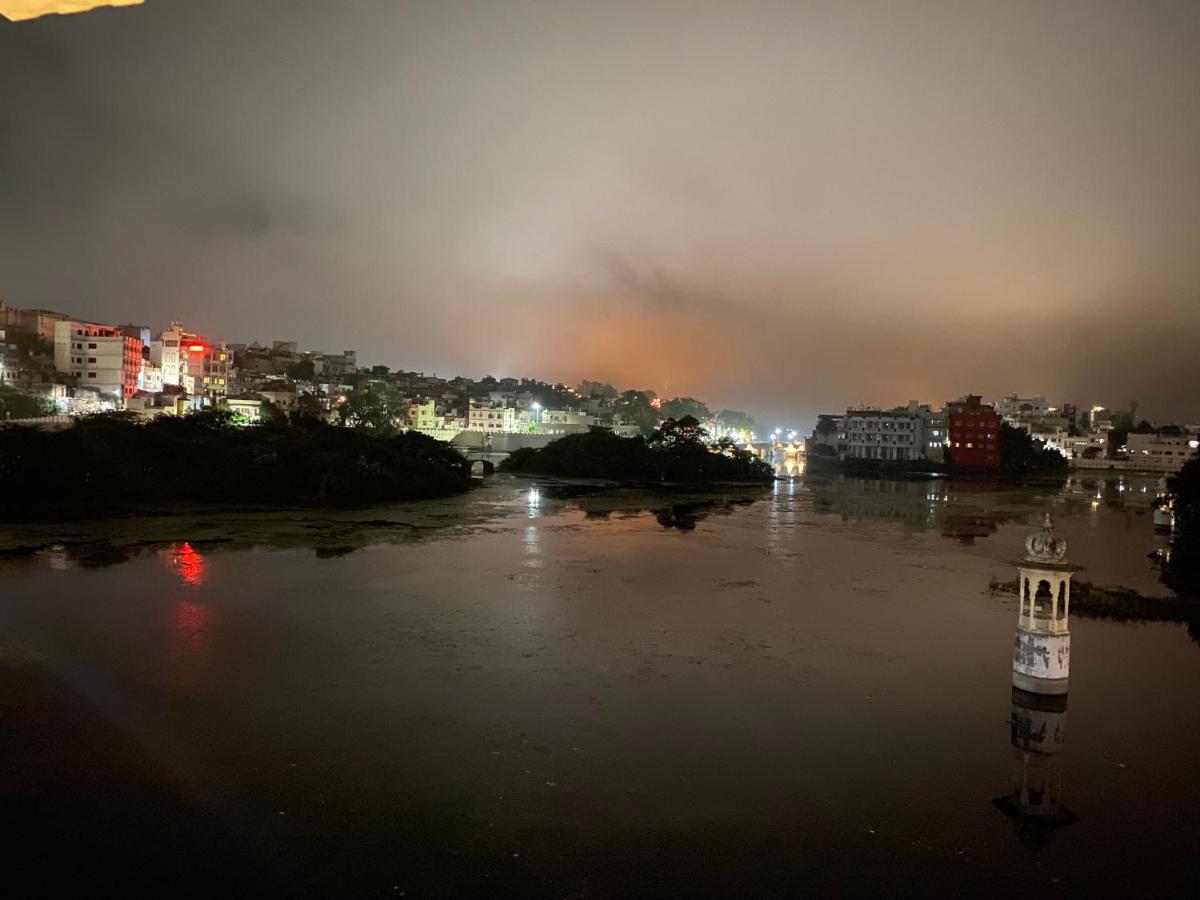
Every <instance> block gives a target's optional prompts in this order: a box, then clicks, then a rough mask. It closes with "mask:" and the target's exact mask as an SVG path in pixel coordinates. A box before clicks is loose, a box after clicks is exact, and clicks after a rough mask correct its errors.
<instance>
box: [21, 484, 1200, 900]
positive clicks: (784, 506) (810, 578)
mask: <svg viewBox="0 0 1200 900" xmlns="http://www.w3.org/2000/svg"><path fill="white" fill-rule="evenodd" d="M1142 488H1146V490H1145V491H1143V490H1142ZM1153 489H1154V487H1153V482H1152V481H1144V482H1143V481H1137V480H1128V481H1126V480H1121V481H1119V482H1118V481H1111V483H1110V482H1105V481H1099V480H1087V481H1072V482H1071V483H1069V484H1068V485H1066V486H1065V487H1064V488H1062V489H1059V488H1057V487H1055V488H1044V489H1027V490H1013V489H1005V490H996V489H993V488H991V487H989V486H987V485H970V484H962V483H955V484H950V483H946V482H942V481H929V482H924V481H921V482H878V481H856V480H850V481H847V480H840V479H829V478H826V479H820V478H816V477H813V476H811V475H810V476H808V477H807V478H806V479H805V478H798V479H795V480H792V481H781V482H777V483H776V485H775V487H774V489H772V490H768V491H765V492H761V493H754V492H751V493H748V494H747V493H744V492H737V493H732V494H720V493H718V494H714V495H710V496H694V497H684V498H681V497H664V496H654V495H644V494H639V493H637V492H633V491H611V490H609V491H597V490H595V489H591V488H579V487H572V488H565V487H564V486H562V485H557V484H553V483H547V482H540V483H539V482H536V481H528V480H516V479H509V478H504V477H501V478H497V479H496V480H494V481H491V482H489V483H488V484H487V485H486V486H485V487H483V488H481V489H480V490H478V491H476V492H474V493H472V494H471V495H469V496H468V497H466V498H458V499H455V500H452V501H440V502H438V503H430V504H424V505H417V506H407V507H392V508H390V509H387V510H375V511H370V512H369V513H367V514H363V513H353V514H341V515H338V516H324V517H314V516H312V515H309V514H294V513H293V514H272V515H266V514H236V515H234V514H224V515H222V514H212V515H208V516H198V517H197V516H193V517H191V518H189V519H186V520H178V521H162V520H154V521H148V522H136V521H125V522H122V523H119V524H110V525H104V526H101V525H97V524H95V523H75V524H73V525H69V526H53V527H51V526H46V527H44V528H43V529H41V530H37V529H26V530H23V531H22V532H20V533H4V534H0V549H9V550H14V549H15V548H25V549H24V550H23V551H21V552H19V553H11V554H10V558H9V559H8V560H7V561H5V562H0V594H2V597H0V627H2V628H3V635H4V643H3V645H2V647H0V651H2V657H0V663H2V664H0V672H2V673H3V675H2V678H3V682H0V687H3V696H4V697H5V702H4V704H3V707H0V710H2V714H3V717H4V729H3V739H2V740H3V744H2V748H3V752H4V760H5V767H4V771H3V773H2V774H0V787H2V788H3V797H4V800H5V802H4V804H3V809H4V813H3V816H4V818H3V832H4V836H5V839H4V842H3V843H4V851H3V852H4V853H5V854H6V855H8V856H9V857H10V858H11V859H10V862H12V861H14V860H15V862H16V863H25V864H29V863H30V861H34V862H36V863H37V870H38V872H39V873H40V874H39V879H40V883H41V884H42V886H43V888H45V889H46V891H47V892H48V893H53V892H55V890H57V889H58V888H60V887H62V886H64V885H67V884H72V883H74V884H86V885H88V886H90V887H93V888H95V887H104V886H106V885H107V886H111V887H116V888H119V889H125V890H130V889H133V888H139V889H159V890H166V889H168V888H169V889H172V890H174V891H176V892H179V891H181V890H182V892H184V893H187V892H192V893H197V894H199V893H205V892H206V891H208V890H210V889H212V888H213V887H225V888H229V889H234V890H239V889H240V890H243V891H247V890H251V889H254V890H263V891H267V892H286V893H289V894H292V895H303V894H325V895H331V894H341V895H344V894H359V895H375V896H399V895H400V894H405V895H406V896H427V895H442V896H464V895H485V894H487V895H510V894H520V895H524V896H572V897H574V896H579V897H589V896H628V895H643V896H644V895H651V894H654V895H657V894H665V893H672V894H676V895H696V894H701V895H724V894H730V893H739V892H740V893H742V894H748V895H754V896H763V895H788V894H795V893H797V892H802V891H807V892H811V893H817V894H819V895H823V894H843V895H847V894H849V895H861V894H864V893H865V894H871V893H875V894H889V895H890V894H897V893H899V894H942V895H962V894H963V893H964V892H971V893H972V894H974V895H985V896H1001V895H1003V896H1009V895H1011V892H1012V891H1013V890H1019V891H1021V892H1022V893H1024V894H1025V895H1029V894H1033V895H1045V896H1059V895H1062V896H1068V895H1075V894H1077V893H1080V892H1083V891H1088V892H1091V893H1095V892H1097V891H1099V892H1101V893H1103V894H1110V893H1112V892H1115V891H1118V890H1123V891H1137V892H1138V893H1139V894H1146V893H1149V894H1164V893H1167V894H1169V893H1173V892H1181V891H1183V890H1184V889H1185V887H1186V886H1187V885H1188V884H1189V883H1190V881H1189V879H1192V878H1194V877H1195V875H1196V874H1197V871H1196V860H1197V857H1198V856H1200V765H1198V764H1197V760H1200V705H1198V704H1197V702H1196V699H1195V694H1196V692H1197V690H1198V689H1200V646H1198V645H1197V644H1196V643H1194V642H1193V641H1192V640H1191V639H1190V638H1189V636H1188V632H1187V630H1186V628H1185V627H1184V626H1183V625H1179V624H1161V623H1160V624H1119V623H1113V622H1103V621H1089V620H1084V619H1074V620H1073V621H1072V623H1071V631H1072V638H1073V646H1072V657H1073V658H1072V667H1071V671H1072V674H1071V690H1070V694H1069V697H1068V708H1067V710H1066V711H1063V710H1061V709H1051V710H1049V711H1047V710H1042V709H1034V710H1033V711H1032V712H1030V711H1029V708H1028V707H1029V704H1030V703H1031V701H1029V700H1028V698H1018V701H1019V702H1018V704H1017V706H1016V707H1014V698H1013V695H1012V692H1011V689H1010V665H1011V652H1012V640H1013V632H1014V628H1015V625H1016V607H1015V600H1014V599H1013V598H1011V597H1008V596H1004V595H995V596H994V595H992V594H991V593H990V592H989V591H988V585H989V582H990V581H992V580H993V579H1007V578H1010V577H1012V576H1013V574H1014V573H1013V570H1012V567H1011V565H1010V563H1011V561H1012V560H1014V559H1016V558H1017V557H1018V556H1019V555H1020V552H1021V543H1022V540H1023V538H1024V536H1025V534H1027V533H1028V531H1029V529H1030V527H1031V524H1032V523H1033V522H1034V521H1035V520H1036V519H1037V518H1038V517H1039V516H1040V515H1041V514H1042V513H1043V512H1044V511H1046V510H1051V511H1053V512H1054V514H1055V516H1056V521H1057V523H1058V525H1059V529H1060V531H1061V532H1063V533H1064V534H1065V535H1066V536H1067V538H1068V540H1069V541H1070V545H1071V555H1072V558H1073V559H1075V560H1077V561H1078V562H1080V563H1081V564H1082V565H1083V566H1085V567H1086V572H1085V573H1081V575H1080V576H1079V577H1083V578H1086V579H1087V580H1090V581H1092V582H1094V583H1097V584H1114V585H1117V584H1119V585H1124V586H1128V587H1133V588H1135V589H1137V590H1139V591H1142V592H1143V593H1156V592H1157V593H1163V592H1164V589H1163V588H1162V587H1161V586H1160V585H1159V583H1158V581H1157V574H1156V572H1155V571H1154V569H1153V567H1152V565H1151V563H1150V561H1149V560H1148V559H1147V558H1146V557H1147V553H1148V552H1149V551H1150V550H1151V549H1153V547H1154V546H1155V541H1156V538H1155V537H1154V536H1153V534H1152V531H1151V523H1150V516H1149V512H1148V510H1149V498H1150V497H1152V496H1153ZM217 538H219V539H221V542H214V539H217ZM55 543H58V544H59V545H58V546H54V547H51V546H50V545H51V544H55ZM37 547H42V548H43V549H40V550H38V549H34V548H37ZM1014 714H1016V715H1017V717H1018V719H1020V718H1021V717H1024V718H1025V719H1026V720H1029V719H1030V718H1032V719H1033V720H1034V721H1035V724H1036V723H1041V724H1048V725H1049V729H1050V731H1051V732H1052V733H1053V734H1055V735H1057V736H1058V738H1059V740H1058V742H1057V744H1056V745H1055V747H1054V749H1055V750H1056V751H1057V752H1055V753H1053V754H1045V753H1042V754H1040V755H1035V756H1032V757H1031V756H1030V755H1029V754H1028V753H1022V750H1021V746H1027V744H1028V742H1027V741H1026V742H1025V743H1024V744H1022V740H1021V739H1018V741H1017V743H1018V745H1021V746H1018V747H1014V744H1013V737H1014V735H1013V732H1012V729H1011V728H1010V722H1011V720H1012V719H1013V716H1014ZM1048 756H1052V758H1051V759H1049V761H1047V760H1048ZM1031 771H1032V772H1035V773H1042V774H1044V773H1045V772H1047V771H1048V772H1049V773H1050V774H1049V775H1048V776H1046V779H1047V784H1046V785H1045V786H1047V787H1048V789H1049V790H1050V791H1051V792H1052V793H1053V795H1054V801H1055V802H1054V807H1055V808H1054V810H1053V811H1052V812H1053V815H1047V816H1043V817H1041V818H1040V819H1038V818H1033V819H1031V818H1029V817H1025V818H1022V817H1021V816H1020V815H1017V814H1015V813H1014V810H1013V804H1012V803H1011V802H1007V803H1006V798H1007V799H1008V800H1009V801H1011V797H1012V795H1013V793H1014V778H1018V779H1020V778H1024V779H1026V780H1028V778H1029V773H1030V772H1031ZM1042 774H1038V777H1039V778H1040V777H1042Z"/></svg>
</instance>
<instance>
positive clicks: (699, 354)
mask: <svg viewBox="0 0 1200 900" xmlns="http://www.w3.org/2000/svg"><path fill="white" fill-rule="evenodd" d="M1198 47H1200V3H1196V2H1194V0H1183V2H1174V3H1166V2H1157V3H1156V2H1138V3H1129V2H1098V0H1092V2H1079V3H1072V2H1049V0H1036V2H1028V3H1025V2H1005V3H996V2H982V3H968V2H962V0H959V2H945V3H936V2H924V3H908V2H895V0H889V2H882V3H878V4H873V3H863V2H855V3H845V2H830V3H801V2H780V3H768V2H758V3H755V2H730V3H727V4H723V3H700V2H680V3H671V2H663V0H655V2H653V3H647V2H628V3H617V2H611V0H610V2H603V3H601V2H594V0H593V2H579V3H571V2H566V0H556V2H546V3H519V2H501V0H490V2H477V3H459V2H451V0H437V2H419V3H417V2H414V3H402V2H397V0H384V2H367V0H361V2H322V3H318V2H311V3H304V2H298V0H297V2H286V0H279V2H275V0H252V2H245V0H147V2H146V4H145V5H143V6H136V7H130V8H125V9H101V10H98V11H95V12H91V13H87V14H84V15H74V16H61V17H59V16H51V17H47V18H43V19H37V20H33V21H28V22H22V23H18V24H13V23H9V22H5V21H0V85H3V101H2V102H0V298H3V299H4V300H5V301H6V302H8V303H11V304H13V305H17V306H40V307H49V308H52V309H59V310H63V311H66V312H71V313H73V314H75V315H78V316H80V317H84V318H91V319H94V320H98V321H107V322H125V321H135V322H139V323H144V324H147V325H150V326H152V327H154V328H156V329H157V328H161V327H163V326H164V325H165V324H166V323H167V322H168V321H169V320H171V319H179V320H181V321H183V322H184V323H185V324H187V325H188V326H189V327H192V328H194V329H196V330H199V331H204V332H207V333H209V334H210V335H211V336H212V337H214V338H220V339H224V340H227V341H251V340H255V339H257V340H261V341H269V340H271V339H294V340H298V341H300V342H301V343H302V345H304V346H306V347H310V348H316V349H325V350H341V349H343V348H356V349H358V351H359V354H360V357H359V358H360V361H363V362H367V363H385V364H388V365H391V366H399V367H404V368H411V369H422V370H425V371H427V372H429V371H436V372H437V373H438V374H440V375H446V376H450V375H454V374H456V373H463V374H467V375H470V376H476V377H478V376H482V375H483V374H485V373H490V374H494V375H496V376H503V375H513V376H522V375H529V376H535V377H541V378H544V379H547V380H563V381H567V382H570V383H573V382H575V381H577V380H578V379H580V378H585V377H586V378H592V379H602V380H609V381H612V382H613V383H615V384H617V385H618V386H621V387H650V388H653V389H655V390H657V391H658V392H659V393H660V394H667V395H671V396H673V395H676V394H691V395H694V396H698V397H702V398H704V399H706V400H708V401H709V403H710V405H712V406H714V408H716V407H721V406H732V407H738V408H746V409H749V410H750V411H751V412H753V413H754V414H756V415H757V416H758V417H759V419H760V421H761V422H762V423H763V424H768V425H769V424H776V423H787V422H793V423H799V422H801V421H804V420H807V419H810V417H811V416H812V415H813V414H815V413H816V412H818V411H835V410H838V409H844V408H845V406H846V404H848V403H854V402H859V401H866V402H870V403H874V404H877V405H890V404H894V403H900V402H904V401H906V400H908V399H910V398H919V399H922V400H930V401H934V402H935V403H940V402H941V401H943V400H945V399H948V398H955V397H958V396H959V395H961V394H962V393H964V392H967V391H972V392H980V393H984V394H985V395H990V396H992V397H994V396H996V395H997V394H999V393H1001V392H1008V391H1017V392H1022V393H1044V394H1046V395H1047V396H1048V397H1050V398H1051V400H1063V399H1066V400H1073V401H1076V402H1078V403H1080V404H1085V405H1090V404H1092V403H1097V402H1101V403H1106V404H1108V405H1112V406H1117V407H1124V406H1126V405H1127V404H1128V403H1129V401H1131V400H1134V399H1137V400H1139V401H1140V403H1141V406H1140V408H1139V414H1140V415H1148V416H1150V417H1157V418H1159V419H1163V420H1167V419H1172V418H1179V419H1188V420H1191V421H1196V420H1197V419H1200V391H1197V389H1196V384H1197V381H1198V378H1197V366H1196V362H1195V360H1196V356H1197V351H1198V350H1200V51H1198V50H1197V48H1198Z"/></svg>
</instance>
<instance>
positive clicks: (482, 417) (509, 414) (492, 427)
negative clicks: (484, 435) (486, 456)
mask: <svg viewBox="0 0 1200 900" xmlns="http://www.w3.org/2000/svg"><path fill="white" fill-rule="evenodd" d="M467 430H468V431H516V430H517V410H516V409H515V408H514V407H511V406H504V405H502V404H499V403H476V402H475V401H474V400H472V401H471V405H470V408H469V409H468V410H467Z"/></svg>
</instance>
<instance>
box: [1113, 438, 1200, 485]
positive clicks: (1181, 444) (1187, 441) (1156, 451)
mask: <svg viewBox="0 0 1200 900" xmlns="http://www.w3.org/2000/svg"><path fill="white" fill-rule="evenodd" d="M1166 432H1167V430H1166V429H1160V430H1159V431H1158V432H1153V433H1150V434H1138V433H1137V432H1134V431H1131V432H1130V433H1129V436H1128V437H1127V438H1126V439H1125V446H1126V447H1127V448H1128V451H1129V457H1128V466H1127V468H1130V469H1137V470H1139V471H1143V472H1162V473H1164V474H1166V475H1174V474H1176V473H1177V472H1178V471H1179V470H1180V469H1182V468H1183V466H1184V464H1185V463H1186V462H1187V461H1188V460H1190V459H1194V458H1195V456H1196V451H1197V448H1198V447H1200V441H1198V440H1197V439H1196V438H1195V437H1192V436H1190V435H1189V434H1187V433H1186V432H1185V431H1183V429H1178V432H1179V433H1178V434H1170V433H1166Z"/></svg>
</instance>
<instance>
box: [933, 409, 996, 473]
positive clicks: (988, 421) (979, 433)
mask: <svg viewBox="0 0 1200 900" xmlns="http://www.w3.org/2000/svg"><path fill="white" fill-rule="evenodd" d="M945 412H946V431H947V433H948V436H949V443H948V444H947V451H948V453H949V457H950V461H951V462H952V463H953V464H954V465H956V466H961V467H963V468H967V469H998V468H999V467H1000V426H1001V424H1002V423H1003V421H1004V420H1003V418H1001V416H1000V414H999V413H998V412H996V410H995V408H994V407H993V406H991V405H989V404H985V403H982V402H981V398H980V397H979V396H977V395H969V396H967V397H964V398H963V399H961V400H955V401H953V402H950V403H947V404H946V411H945Z"/></svg>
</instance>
